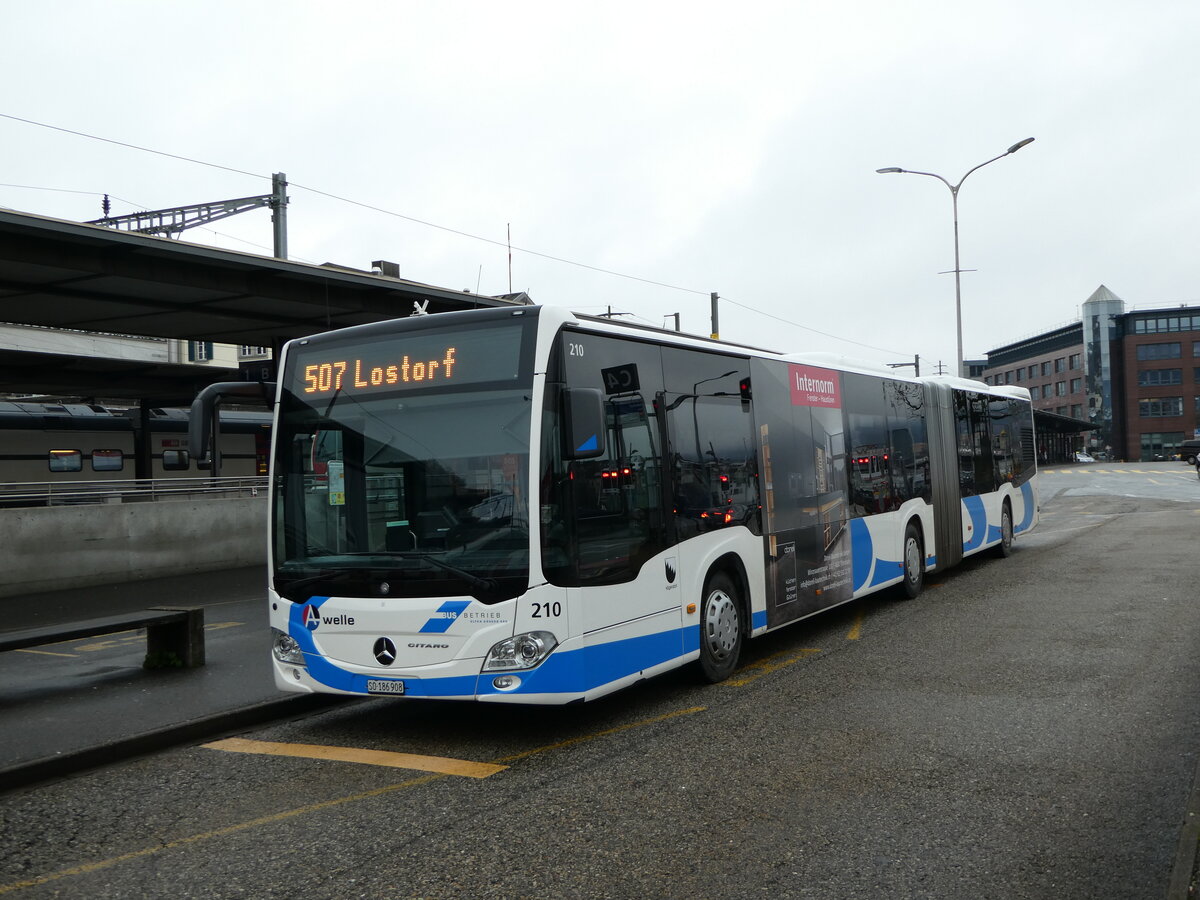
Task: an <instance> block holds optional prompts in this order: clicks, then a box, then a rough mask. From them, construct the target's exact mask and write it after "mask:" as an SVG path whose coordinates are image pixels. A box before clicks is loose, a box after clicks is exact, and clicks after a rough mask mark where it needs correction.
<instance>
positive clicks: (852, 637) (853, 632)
mask: <svg viewBox="0 0 1200 900" xmlns="http://www.w3.org/2000/svg"><path fill="white" fill-rule="evenodd" d="M862 622H863V614H862V610H859V612H858V614H857V615H856V616H855V617H854V627H853V628H851V629H850V633H849V634H847V635H846V640H848V641H857V640H858V639H859V636H860V635H862Z"/></svg>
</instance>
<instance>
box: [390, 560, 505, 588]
mask: <svg viewBox="0 0 1200 900" xmlns="http://www.w3.org/2000/svg"><path fill="white" fill-rule="evenodd" d="M391 555H393V556H399V557H402V558H404V559H419V560H421V561H422V562H427V563H432V564H433V565H435V566H437V567H438V568H439V569H444V570H445V571H447V572H449V573H450V574H451V575H457V576H458V577H459V578H461V579H462V580H463V581H465V582H466V583H467V584H468V585H470V586H471V587H472V588H474V589H475V590H477V591H483V592H485V593H489V594H490V593H492V592H494V591H495V590H496V589H497V587H498V585H497V584H496V581H495V579H494V578H480V577H479V576H478V575H473V574H472V573H470V572H468V571H467V570H466V569H460V568H459V567H458V566H452V565H450V563H448V562H444V561H442V560H440V559H438V558H437V557H436V556H435V555H434V554H432V553H416V552H402V553H393V554H391Z"/></svg>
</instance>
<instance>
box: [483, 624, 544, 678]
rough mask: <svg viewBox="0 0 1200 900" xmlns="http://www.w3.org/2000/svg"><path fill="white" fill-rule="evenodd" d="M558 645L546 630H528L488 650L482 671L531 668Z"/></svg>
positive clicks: (538, 663)
mask: <svg viewBox="0 0 1200 900" xmlns="http://www.w3.org/2000/svg"><path fill="white" fill-rule="evenodd" d="M557 646H558V639H557V638H555V637H554V635H552V634H551V633H550V632H548V631H529V632H526V633H525V634H518V635H514V636H513V637H510V638H508V639H507V640H503V641H501V642H500V643H498V644H496V645H495V646H493V647H492V649H491V650H489V651H488V655H487V658H486V659H485V660H484V661H483V671H484V672H497V671H506V670H517V669H532V668H534V667H536V666H538V665H541V663H542V660H544V659H545V658H546V657H547V656H549V655H550V652H551V651H552V650H553V649H554V648H555V647H557Z"/></svg>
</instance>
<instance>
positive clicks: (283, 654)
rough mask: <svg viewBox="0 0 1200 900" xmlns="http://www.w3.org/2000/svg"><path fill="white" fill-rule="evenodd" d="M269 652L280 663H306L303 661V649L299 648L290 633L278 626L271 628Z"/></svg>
mask: <svg viewBox="0 0 1200 900" xmlns="http://www.w3.org/2000/svg"><path fill="white" fill-rule="evenodd" d="M271 638H272V641H271V652H272V653H273V654H274V655H275V658H276V659H277V660H279V661H280V662H281V663H288V664H290V665H293V666H303V665H306V663H305V661H304V651H302V650H301V649H300V645H299V644H298V643H297V642H296V639H295V638H294V637H292V636H291V635H290V634H287V633H285V632H282V631H280V630H279V629H278V628H272V629H271Z"/></svg>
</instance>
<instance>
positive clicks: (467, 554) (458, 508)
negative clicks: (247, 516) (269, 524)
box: [273, 328, 530, 603]
mask: <svg viewBox="0 0 1200 900" xmlns="http://www.w3.org/2000/svg"><path fill="white" fill-rule="evenodd" d="M487 331H488V333H489V334H490V342H491V344H490V348H489V349H490V350H491V351H492V356H491V359H490V361H489V363H488V365H489V366H492V367H494V366H495V365H496V363H495V356H500V357H503V356H505V350H506V345H512V347H511V348H509V349H512V348H516V349H513V353H512V356H513V359H514V360H515V359H516V357H517V353H518V351H519V346H520V342H521V331H520V330H519V329H517V328H513V329H509V330H508V332H511V335H512V336H511V339H510V340H508V341H506V337H507V336H508V332H503V331H502V332H500V333H497V331H498V330H497V329H494V328H492V329H488V330H487ZM443 340H445V338H443ZM454 342H455V343H456V344H457V345H458V346H457V351H458V353H457V355H458V358H459V359H465V358H467V357H468V353H466V352H464V350H463V347H464V346H466V345H469V342H470V337H469V336H467V338H466V339H465V340H463V339H462V334H461V333H459V334H456V335H455V336H454ZM393 343H395V342H393ZM336 349H337V348H335V350H336ZM453 349H454V348H452V351H453ZM362 350H363V348H362V346H359V345H354V346H353V347H345V346H343V347H342V348H341V352H340V353H338V352H334V353H332V354H331V353H330V352H329V350H328V348H318V351H317V352H316V353H314V352H312V351H301V352H298V353H296V354H295V356H294V359H293V360H290V361H289V364H288V367H287V373H285V379H284V382H285V383H284V386H283V388H282V390H281V391H280V398H279V402H280V404H281V405H280V409H279V423H278V431H277V435H276V445H275V469H274V483H273V487H274V498H275V502H274V534H273V538H274V541H273V555H274V583H275V589H276V590H277V591H278V592H279V593H280V594H281V595H282V596H284V597H286V598H288V599H290V600H292V601H294V602H304V601H306V600H308V599H309V597H311V596H316V595H332V594H336V595H338V596H346V597H375V598H388V597H391V598H403V597H438V596H465V595H470V596H473V597H475V598H476V599H478V600H480V601H481V602H485V603H491V602H498V601H500V600H503V599H506V598H509V597H513V596H516V595H517V594H519V593H521V592H522V591H524V590H525V589H526V588H527V586H528V575H529V525H528V523H529V514H528V508H527V503H528V474H527V473H528V467H529V435H530V388H529V384H528V379H529V376H528V374H527V373H525V374H524V375H518V373H517V369H518V368H520V367H518V366H517V365H516V363H515V362H514V363H513V365H512V366H511V367H510V368H507V369H505V370H504V371H506V372H510V373H511V375H512V377H504V378H498V379H497V378H491V379H489V380H486V381H480V380H476V381H475V382H474V383H472V381H471V380H469V379H464V380H463V381H462V382H459V383H457V384H445V383H443V384H440V385H424V384H423V385H419V386H418V387H417V388H413V387H411V386H406V385H396V386H393V388H394V389H388V388H389V386H388V385H387V384H382V385H379V386H376V387H377V388H378V389H361V390H356V389H355V388H354V386H353V382H352V381H351V380H350V379H351V378H352V377H353V375H352V373H353V370H354V368H355V366H356V364H357V366H358V368H359V369H361V370H362V371H363V375H362V378H361V380H362V381H363V382H364V386H367V385H369V376H368V374H367V372H368V369H367V367H366V366H365V365H364V364H363V363H362V362H361V361H360V358H355V354H356V353H360V352H361V351H362ZM367 352H368V353H369V352H371V351H370V349H369V348H368V350H367ZM439 352H441V353H443V354H444V353H445V351H444V350H441V351H439ZM305 353H307V354H308V355H307V356H306V355H305ZM335 357H338V359H337V360H336V361H335V363H334V365H345V363H344V361H343V359H341V358H342V357H350V361H349V364H348V365H346V373H347V374H346V376H345V380H344V381H343V382H342V383H341V384H339V383H338V382H337V380H336V375H335V376H334V378H333V379H326V380H325V381H324V382H323V383H321V384H320V388H321V389H320V390H318V389H317V388H318V378H323V376H322V375H321V373H320V369H321V367H322V366H323V365H325V364H315V363H310V362H309V360H311V359H332V358H335ZM364 358H365V357H364ZM443 358H445V356H443ZM403 359H405V360H406V364H409V363H407V360H408V357H403ZM409 365H410V367H411V364H409ZM373 368H374V369H375V370H378V371H380V372H384V371H386V367H383V366H378V367H373ZM306 372H307V373H308V382H307V383H308V384H310V385H311V387H312V389H311V390H306V389H305V388H304V387H303V385H305V384H306V382H305V373H306ZM381 380H384V378H383V377H381ZM314 395H315V396H314Z"/></svg>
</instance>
